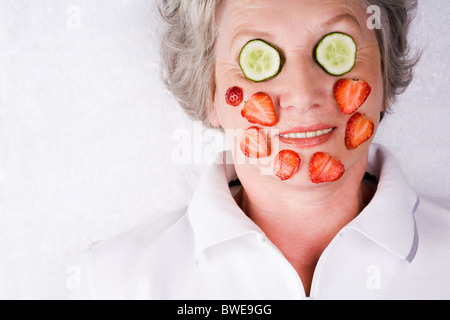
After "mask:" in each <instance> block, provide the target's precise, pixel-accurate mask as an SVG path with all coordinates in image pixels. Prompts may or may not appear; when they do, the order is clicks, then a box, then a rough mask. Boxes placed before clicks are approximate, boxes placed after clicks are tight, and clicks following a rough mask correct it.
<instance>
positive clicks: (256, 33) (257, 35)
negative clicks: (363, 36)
mask: <svg viewBox="0 0 450 320" xmlns="http://www.w3.org/2000/svg"><path fill="white" fill-rule="evenodd" d="M343 20H348V21H350V22H351V23H353V24H355V25H356V26H357V27H358V29H359V30H360V31H362V28H361V25H360V24H359V21H358V20H357V19H356V18H355V17H354V16H352V15H351V14H349V13H343V14H340V15H337V16H335V17H332V18H331V19H330V20H328V21H327V22H325V23H323V24H322V26H331V25H333V24H337V23H338V22H341V21H343ZM247 35H252V37H253V38H254V39H267V38H272V37H274V35H273V34H272V33H269V32H265V31H261V30H254V29H242V30H240V31H238V32H236V33H235V34H234V35H233V37H232V38H231V44H233V43H234V42H235V41H236V39H239V38H240V37H244V36H247Z"/></svg>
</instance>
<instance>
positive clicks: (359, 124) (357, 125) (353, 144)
mask: <svg viewBox="0 0 450 320" xmlns="http://www.w3.org/2000/svg"><path fill="white" fill-rule="evenodd" d="M374 127H375V125H374V123H373V122H372V120H370V119H369V118H367V117H365V116H363V115H362V114H361V113H359V112H357V113H355V114H354V115H353V116H352V117H351V118H350V120H349V121H348V122H347V129H346V131H345V146H346V147H347V149H348V150H353V149H356V148H357V147H358V146H360V145H361V144H362V143H364V142H366V141H367V140H369V139H370V138H371V137H372V135H373V132H374Z"/></svg>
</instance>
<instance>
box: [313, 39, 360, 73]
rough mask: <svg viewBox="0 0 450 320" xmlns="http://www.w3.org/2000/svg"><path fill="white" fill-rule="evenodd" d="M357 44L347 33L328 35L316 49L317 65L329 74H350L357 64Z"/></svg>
mask: <svg viewBox="0 0 450 320" xmlns="http://www.w3.org/2000/svg"><path fill="white" fill-rule="evenodd" d="M356 49H357V48H356V43H355V40H353V38H352V37H350V36H349V35H347V34H345V33H340V32H334V33H330V34H327V35H326V36H325V37H323V38H322V40H320V42H319V43H318V44H317V46H316V48H315V49H314V55H315V59H316V61H317V63H318V64H319V65H320V66H321V67H322V68H323V69H324V70H325V71H326V72H327V73H329V74H331V75H333V76H342V75H344V74H346V73H348V72H350V71H351V70H352V69H353V67H354V66H355V62H356Z"/></svg>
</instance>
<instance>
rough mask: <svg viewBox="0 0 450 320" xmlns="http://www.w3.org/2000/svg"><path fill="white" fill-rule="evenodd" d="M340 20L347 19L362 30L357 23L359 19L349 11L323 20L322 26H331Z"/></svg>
mask: <svg viewBox="0 0 450 320" xmlns="http://www.w3.org/2000/svg"><path fill="white" fill-rule="evenodd" d="M342 20H348V21H350V22H352V23H354V24H356V25H357V26H358V28H359V30H360V31H362V28H361V25H360V24H359V21H358V20H357V19H356V18H355V17H354V16H352V15H351V14H349V13H343V14H340V15H338V16H335V17H333V18H331V19H330V20H328V21H327V22H325V23H324V24H323V25H324V26H331V25H333V24H337V23H338V22H341V21H342Z"/></svg>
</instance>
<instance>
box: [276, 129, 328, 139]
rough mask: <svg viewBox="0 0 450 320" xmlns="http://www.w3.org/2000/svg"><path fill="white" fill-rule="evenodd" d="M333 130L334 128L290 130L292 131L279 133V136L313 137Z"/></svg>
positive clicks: (293, 137) (290, 137)
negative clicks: (305, 130)
mask: <svg viewBox="0 0 450 320" xmlns="http://www.w3.org/2000/svg"><path fill="white" fill-rule="evenodd" d="M333 130H334V128H330V129H324V130H316V131H309V132H292V133H287V134H280V137H281V138H289V139H305V138H314V137H320V136H323V135H325V134H329V133H330V132H331V131H333Z"/></svg>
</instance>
